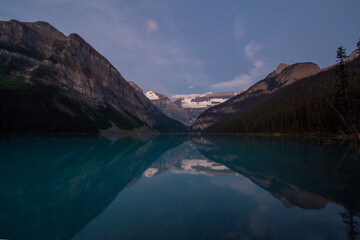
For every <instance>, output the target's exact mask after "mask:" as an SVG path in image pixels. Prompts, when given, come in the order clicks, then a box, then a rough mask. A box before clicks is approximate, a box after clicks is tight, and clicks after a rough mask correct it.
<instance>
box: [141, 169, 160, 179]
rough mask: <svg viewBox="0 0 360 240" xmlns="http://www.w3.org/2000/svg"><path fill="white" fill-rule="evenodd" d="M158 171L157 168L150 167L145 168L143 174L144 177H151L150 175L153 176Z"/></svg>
mask: <svg viewBox="0 0 360 240" xmlns="http://www.w3.org/2000/svg"><path fill="white" fill-rule="evenodd" d="M158 171H159V169H157V168H152V167H150V168H148V169H146V171H145V172H144V173H143V174H144V176H145V177H147V178H151V177H153V176H154V175H155V174H156V173H157V172H158Z"/></svg>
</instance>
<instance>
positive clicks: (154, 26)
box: [147, 19, 159, 33]
mask: <svg viewBox="0 0 360 240" xmlns="http://www.w3.org/2000/svg"><path fill="white" fill-rule="evenodd" d="M157 30H159V26H158V23H157V22H156V21H155V20H153V19H149V20H148V21H147V32H148V33H152V32H154V31H157Z"/></svg>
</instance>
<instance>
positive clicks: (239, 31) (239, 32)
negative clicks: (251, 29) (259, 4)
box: [234, 17, 245, 40]
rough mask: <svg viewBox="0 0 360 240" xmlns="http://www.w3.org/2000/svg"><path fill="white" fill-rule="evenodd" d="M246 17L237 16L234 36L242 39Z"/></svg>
mask: <svg viewBox="0 0 360 240" xmlns="http://www.w3.org/2000/svg"><path fill="white" fill-rule="evenodd" d="M244 23H245V21H244V19H243V18H241V17H237V18H236V19H235V22H234V38H235V39H236V40H240V39H241V38H242V37H243V36H244V33H245V31H244Z"/></svg>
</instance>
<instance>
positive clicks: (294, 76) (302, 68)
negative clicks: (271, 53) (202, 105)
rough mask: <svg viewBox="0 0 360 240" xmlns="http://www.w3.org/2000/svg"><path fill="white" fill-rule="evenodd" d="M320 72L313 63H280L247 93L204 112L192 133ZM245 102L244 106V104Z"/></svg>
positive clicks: (194, 125)
mask: <svg viewBox="0 0 360 240" xmlns="http://www.w3.org/2000/svg"><path fill="white" fill-rule="evenodd" d="M318 72H320V68H319V67H318V66H317V65H316V64H314V63H297V64H293V65H289V64H284V63H281V64H280V65H279V66H278V67H277V68H276V69H275V70H274V71H273V72H271V73H270V74H268V75H267V76H266V77H265V78H264V79H263V80H261V81H259V82H258V83H256V84H255V85H253V86H252V87H250V88H249V89H248V90H247V91H245V92H243V93H241V94H239V95H237V96H235V97H233V98H231V99H230V100H228V101H226V102H224V103H222V104H219V105H216V106H214V107H211V108H209V109H208V110H206V111H204V112H203V113H202V114H201V115H200V116H199V117H198V119H197V120H196V122H195V123H194V124H193V125H192V127H191V129H192V131H203V130H204V129H206V128H208V127H210V126H211V125H213V124H215V123H217V122H220V121H222V120H224V119H227V118H228V117H229V116H234V115H236V114H239V113H240V112H241V111H243V110H244V109H246V108H249V107H251V106H254V105H256V103H257V102H258V100H259V99H260V98H262V97H263V96H266V95H270V94H273V93H274V92H276V91H278V90H279V89H281V88H283V87H285V86H288V85H290V84H292V83H294V82H296V81H298V80H299V79H302V78H306V77H309V76H311V75H314V74H316V73H318ZM245 101H246V102H247V103H246V104H244V102H245Z"/></svg>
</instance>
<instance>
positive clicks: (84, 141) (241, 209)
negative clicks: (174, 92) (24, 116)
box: [0, 135, 360, 240]
mask: <svg viewBox="0 0 360 240" xmlns="http://www.w3.org/2000/svg"><path fill="white" fill-rule="evenodd" d="M355 148H356V147H355V146H351V147H349V146H338V145H333V144H328V145H325V144H321V143H318V142H315V141H310V140H303V139H298V138H271V137H244V136H242V137H239V136H238V137H235V136H234V137H229V136H227V137H214V136H213V137H194V136H182V135H163V136H158V137H155V138H152V139H142V140H139V139H131V138H123V139H119V140H108V139H105V138H85V137H84V138H80V137H66V138H59V137H56V138H30V137H29V138H1V139H0V239H3V238H5V239H74V240H80V239H245V240H246V239H356V237H357V235H358V232H359V231H360V229H359V225H358V224H357V222H359V215H360V155H359V151H358V150H357V149H355ZM359 239H360V237H359Z"/></svg>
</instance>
